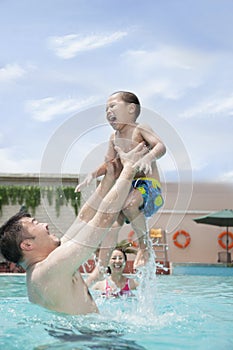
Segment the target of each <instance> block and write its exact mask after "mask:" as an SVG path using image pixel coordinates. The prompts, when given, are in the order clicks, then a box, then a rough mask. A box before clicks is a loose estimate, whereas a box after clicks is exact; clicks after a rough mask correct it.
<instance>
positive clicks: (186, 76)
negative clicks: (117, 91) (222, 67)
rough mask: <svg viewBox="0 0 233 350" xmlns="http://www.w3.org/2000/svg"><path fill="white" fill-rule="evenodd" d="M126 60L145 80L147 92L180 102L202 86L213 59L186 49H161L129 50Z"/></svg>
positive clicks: (170, 47)
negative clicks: (183, 97)
mask: <svg viewBox="0 0 233 350" xmlns="http://www.w3.org/2000/svg"><path fill="white" fill-rule="evenodd" d="M123 58H124V59H125V61H126V63H127V64H128V65H129V66H130V69H131V70H133V71H134V72H135V74H137V78H138V79H141V80H143V86H144V88H143V89H144V93H145V94H146V95H147V97H148V94H149V95H151V96H153V95H154V94H157V95H159V96H162V97H164V98H168V99H178V98H180V97H181V96H183V95H184V94H185V93H186V91H187V90H189V89H193V88H197V87H199V86H200V85H202V84H203V81H204V76H205V72H206V71H207V70H209V69H210V66H211V64H212V63H213V62H214V58H212V57H209V55H206V54H205V55H204V54H203V53H202V52H198V51H192V50H189V49H186V48H180V47H173V46H161V47H159V48H158V49H156V50H150V51H128V52H126V53H125V54H124V56H123Z"/></svg>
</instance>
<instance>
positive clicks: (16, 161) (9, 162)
mask: <svg viewBox="0 0 233 350" xmlns="http://www.w3.org/2000/svg"><path fill="white" fill-rule="evenodd" d="M14 153H15V152H14V150H13V149H10V148H4V149H0V163H1V173H25V172H27V171H28V172H38V170H39V169H40V160H39V159H35V158H34V157H33V159H29V158H28V159H27V158H24V155H22V157H18V156H17V157H16V156H15V154H14Z"/></svg>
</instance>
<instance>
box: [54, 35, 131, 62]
mask: <svg viewBox="0 0 233 350" xmlns="http://www.w3.org/2000/svg"><path fill="white" fill-rule="evenodd" d="M126 35H127V32H123V31H118V32H115V33H112V34H104V35H94V34H93V35H89V36H86V37H83V36H81V35H78V34H70V35H64V36H54V37H50V38H49V46H50V48H51V49H53V50H54V51H55V53H56V55H57V56H59V57H61V58H64V59H69V58H73V57H75V56H76V55H77V54H78V53H79V52H83V51H90V50H94V49H97V48H100V47H104V46H106V45H109V44H112V43H114V42H116V41H118V40H120V39H122V38H123V37H125V36H126Z"/></svg>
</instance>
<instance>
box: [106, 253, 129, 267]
mask: <svg viewBox="0 0 233 350" xmlns="http://www.w3.org/2000/svg"><path fill="white" fill-rule="evenodd" d="M125 263H126V261H125V257H124V254H123V253H122V252H121V251H120V250H114V251H113V252H112V255H111V258H110V261H109V265H110V268H111V271H112V272H113V271H123V270H124V267H125Z"/></svg>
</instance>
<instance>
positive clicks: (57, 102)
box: [25, 97, 96, 122]
mask: <svg viewBox="0 0 233 350" xmlns="http://www.w3.org/2000/svg"><path fill="white" fill-rule="evenodd" d="M95 102H96V98H95V97H89V98H86V99H83V100H77V99H74V98H68V99H63V100H62V99H58V98H55V97H47V98H43V99H40V100H30V101H27V102H26V104H25V109H26V111H27V112H28V113H31V114H32V118H33V119H35V120H38V121H41V122H47V121H50V120H52V119H54V118H55V117H56V116H58V115H61V114H63V115H64V114H66V115H67V114H70V113H74V112H77V111H80V109H82V108H85V107H87V106H88V107H89V106H90V105H91V104H93V103H95Z"/></svg>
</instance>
